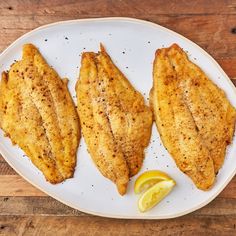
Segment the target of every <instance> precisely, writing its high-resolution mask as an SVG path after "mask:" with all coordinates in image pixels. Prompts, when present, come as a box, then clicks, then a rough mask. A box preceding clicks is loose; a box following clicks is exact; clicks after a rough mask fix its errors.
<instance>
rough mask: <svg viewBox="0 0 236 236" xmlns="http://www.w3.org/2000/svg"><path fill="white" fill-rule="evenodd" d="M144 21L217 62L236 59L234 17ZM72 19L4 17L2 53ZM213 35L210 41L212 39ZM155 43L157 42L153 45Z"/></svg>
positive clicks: (161, 17) (171, 17) (172, 17)
mask: <svg viewBox="0 0 236 236" xmlns="http://www.w3.org/2000/svg"><path fill="white" fill-rule="evenodd" d="M140 18H143V19H146V20H149V21H152V22H154V23H158V24H160V25H163V26H165V27H167V28H170V29H172V30H174V31H176V32H178V33H180V34H182V35H184V36H186V37H188V38H189V39H191V40H193V41H194V42H196V43H197V44H199V45H200V46H201V47H203V48H204V49H206V51H207V52H209V53H210V54H211V55H213V56H214V57H215V58H216V59H217V58H223V57H226V58H236V43H235V42H236V34H233V33H232V32H231V30H232V28H234V27H236V26H235V16H234V15H227V16H224V15H193V16H190V15H169V16H167V15H159V16H158V15H157V16H156V15H154V16H148V17H144V16H142V15H140ZM69 19H71V16H58V15H52V16H48V17H45V16H27V15H24V16H12V15H8V16H2V15H0V22H2V24H1V26H2V27H1V28H0V34H1V35H4V37H2V38H1V41H0V51H1V50H3V49H4V48H6V46H7V45H9V44H10V43H11V42H13V41H14V40H15V39H16V38H17V37H19V36H20V35H22V34H23V33H26V32H28V31H29V30H31V29H33V28H36V27H38V26H41V25H44V24H47V23H52V22H56V21H60V20H69ZM209 35H210V37H209ZM151 43H154V44H155V42H151Z"/></svg>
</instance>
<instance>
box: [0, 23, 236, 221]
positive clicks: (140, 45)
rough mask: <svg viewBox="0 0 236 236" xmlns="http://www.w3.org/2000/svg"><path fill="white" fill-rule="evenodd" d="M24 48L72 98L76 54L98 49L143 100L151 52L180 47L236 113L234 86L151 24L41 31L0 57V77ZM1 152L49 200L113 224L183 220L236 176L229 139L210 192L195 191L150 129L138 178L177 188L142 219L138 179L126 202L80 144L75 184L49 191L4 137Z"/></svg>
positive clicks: (184, 42)
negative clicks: (170, 182) (33, 50)
mask: <svg viewBox="0 0 236 236" xmlns="http://www.w3.org/2000/svg"><path fill="white" fill-rule="evenodd" d="M29 42H31V43H33V44H35V45H36V46H37V47H38V48H39V49H40V51H41V53H42V55H43V56H44V57H45V58H46V59H47V61H48V63H49V64H50V65H52V66H53V67H54V68H55V69H56V71H57V72H58V73H59V74H60V76H61V77H68V78H69V81H70V82H69V89H70V91H71V93H72V95H73V97H74V98H75V90H74V87H75V83H76V80H77V77H78V73H79V67H80V59H81V53H82V52H83V51H95V52H96V51H97V50H99V43H100V42H102V43H103V44H104V45H105V47H106V49H107V51H108V53H109V54H110V55H111V57H112V59H113V60H114V62H115V63H116V65H117V66H118V67H119V68H120V69H121V71H122V72H123V73H124V74H125V75H126V76H127V78H128V79H129V80H130V81H131V83H132V84H133V85H134V87H135V88H136V89H137V90H139V91H140V92H142V94H143V95H144V96H145V98H146V100H148V94H149V91H150V89H151V87H152V63H153V59H154V53H155V51H156V49H157V48H161V47H167V46H170V45H171V44H172V43H178V44H179V45H180V46H181V47H183V48H184V49H185V50H186V51H187V52H188V54H189V56H190V58H191V59H192V60H193V61H194V62H195V63H196V64H197V65H199V66H200V67H201V68H202V69H203V70H204V71H205V72H206V73H207V74H208V76H209V77H210V78H211V79H212V80H213V81H214V82H215V83H216V84H217V85H218V86H219V87H221V88H222V89H223V90H224V91H225V92H226V94H227V96H228V98H229V100H230V101H231V103H232V104H233V105H234V106H236V90H235V88H234V86H233V84H232V83H231V81H230V80H229V78H228V77H227V75H226V74H225V73H224V71H223V70H222V69H221V68H220V66H219V65H218V64H217V63H216V61H215V60H214V59H213V58H212V57H211V56H210V55H208V54H207V53H206V52H205V51H204V50H203V49H201V48H200V47H199V46H197V45H196V44H194V43H193V42H191V41H189V40H188V39H186V38H184V37H183V36H181V35H179V34H177V33H175V32H173V31H170V30H168V29H166V28H164V27H161V26H159V25H156V24H153V23H150V22H146V21H141V20H136V19H130V18H101V19H86V20H74V21H65V22H58V23H54V24H50V25H46V26H43V27H40V28H38V29H36V30H33V31H31V32H29V33H27V34H25V35H24V36H22V37H21V38H19V39H18V40H16V41H15V42H14V43H13V44H11V46H9V47H8V48H7V49H6V50H5V51H4V52H3V53H2V54H1V55H0V68H1V71H3V70H7V69H9V67H10V65H11V64H12V63H13V62H14V60H18V59H20V58H21V51H22V45H23V44H25V43H29ZM0 151H1V153H2V155H3V156H4V158H5V160H6V161H7V162H8V163H9V164H10V165H11V166H12V167H13V168H14V169H15V170H16V171H17V173H19V174H20V175H21V176H22V177H23V178H25V179H26V180H28V181H29V182H30V183H31V184H33V185H34V186H36V187H37V188H39V189H41V190H42V191H43V192H45V193H47V194H48V195H50V196H52V197H53V198H55V199H57V200H59V201H61V202H63V203H64V204H66V205H68V206H71V207H73V208H75V209H78V210H80V211H83V212H87V213H91V214H95V215H100V216H105V217H113V218H140V219H164V218H173V217H177V216H181V215H184V214H187V213H189V212H192V211H194V210H196V209H199V208H200V207H203V206H204V205H206V204H207V203H209V202H210V201H212V200H213V199H214V198H215V197H216V196H217V195H218V194H219V193H220V192H221V191H222V190H223V188H224V187H225V186H226V185H227V184H228V182H229V181H230V180H231V179H232V178H233V176H234V174H235V172H236V159H235V156H234V154H235V153H236V142H235V139H234V141H233V143H232V145H230V147H229V148H228V149H227V156H226V159H225V163H224V166H223V168H222V169H221V170H220V172H219V174H218V176H217V180H216V183H215V185H214V187H213V188H212V189H211V190H210V191H207V192H203V191H200V190H198V189H197V188H196V187H195V186H194V185H193V183H192V182H191V180H190V179H189V178H188V177H187V176H185V175H184V174H183V173H182V172H180V171H179V170H178V168H177V167H176V165H175V163H174V161H173V160H172V158H171V157H170V155H169V154H168V153H167V151H166V150H165V148H164V147H163V145H162V143H161V141H160V138H159V135H158V133H157V130H156V127H155V125H153V131H152V137H151V142H150V145H149V147H148V148H147V150H146V159H145V161H144V164H143V167H142V169H141V171H140V172H139V174H141V173H142V172H144V171H146V170H149V169H160V170H163V171H166V172H167V173H169V174H170V175H171V176H172V177H173V178H174V179H175V180H176V182H177V186H176V187H175V188H174V190H173V192H171V194H170V195H169V196H167V197H166V198H165V199H164V200H163V201H162V202H161V203H160V204H159V205H157V206H156V207H155V208H153V209H152V210H150V211H149V212H147V213H140V212H139V211H138V208H137V200H138V196H136V195H135V194H134V192H133V187H134V181H135V179H136V177H133V178H132V179H131V181H130V183H129V187H128V192H127V194H126V195H125V196H123V197H121V196H120V195H119V194H118V193H117V190H116V187H115V185H114V184H113V183H111V182H110V181H109V180H107V179H105V178H104V177H103V176H102V175H101V174H100V173H99V172H98V170H97V169H96V167H95V166H94V164H93V163H92V161H91V158H90V156H89V154H88V152H87V150H86V146H85V143H84V140H83V139H82V140H81V143H80V147H79V149H78V163H77V167H76V170H75V175H74V178H72V179H69V180H67V181H65V182H64V183H61V184H57V185H51V184H49V183H47V182H46V181H45V179H44V177H43V175H42V174H41V173H40V172H39V171H38V170H37V168H36V167H34V165H33V164H32V163H31V162H30V160H29V159H28V158H27V157H25V156H23V155H24V153H23V152H22V151H21V150H20V149H19V148H18V147H17V146H12V144H11V141H10V140H9V139H8V138H5V137H3V132H2V131H0ZM9 184H10V183H9Z"/></svg>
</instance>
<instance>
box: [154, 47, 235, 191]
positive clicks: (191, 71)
mask: <svg viewBox="0 0 236 236" xmlns="http://www.w3.org/2000/svg"><path fill="white" fill-rule="evenodd" d="M153 78H154V81H153V88H152V90H151V93H150V101H151V106H152V108H153V111H154V115H155V121H156V124H157V127H158V130H159V133H160V135H161V139H162V141H163V143H164V145H165V147H166V148H167V150H168V151H169V153H170V154H171V155H172V157H173V158H174V160H175V162H176V164H177V166H178V167H179V168H180V170H181V171H183V172H184V173H186V174H187V175H188V176H189V177H190V178H191V179H192V180H193V182H194V183H195V185H196V186H197V187H198V188H199V189H202V190H207V189H209V188H210V187H211V186H212V185H213V183H214V179H215V174H216V173H217V172H218V171H219V169H220V168H221V166H222V164H223V162H224V157H225V150H226V147H227V145H228V144H229V143H230V142H231V140H232V137H233V133H234V125H235V119H236V112H235V109H234V108H233V107H232V106H231V104H230V103H229V101H228V100H227V98H226V96H225V94H224V92H223V91H222V90H221V89H220V88H218V87H217V86H216V85H215V84H214V83H213V82H212V81H211V80H209V79H208V78H207V76H206V75H205V74H204V72H202V70H201V69H200V68H199V67H198V66H196V65H195V64H193V63H192V62H190V61H189V59H188V57H187V55H186V54H185V53H184V51H183V50H182V49H181V48H180V47H179V46H178V45H176V44H174V45H172V46H171V47H170V48H163V49H160V50H157V52H156V58H155V61H154V68H153Z"/></svg>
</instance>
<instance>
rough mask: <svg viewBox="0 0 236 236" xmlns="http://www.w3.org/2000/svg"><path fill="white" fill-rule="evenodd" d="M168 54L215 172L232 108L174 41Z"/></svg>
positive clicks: (229, 129) (232, 119)
mask: <svg viewBox="0 0 236 236" xmlns="http://www.w3.org/2000/svg"><path fill="white" fill-rule="evenodd" d="M168 57H169V58H170V61H171V64H172V65H173V66H174V67H175V71H176V73H177V77H178V78H181V82H180V86H181V88H182V94H183V98H184V100H185V103H186V104H187V105H188V108H189V110H190V112H191V114H192V116H193V117H194V122H195V124H196V126H197V129H198V132H199V134H200V135H201V138H202V139H203V142H204V144H205V146H206V147H207V148H208V149H209V151H210V154H211V158H212V159H213V162H214V168H215V173H218V171H219V169H220V168H221V167H222V165H223V163H224V158H225V151H226V147H227V145H228V144H230V143H231V141H232V138H233V131H234V126H235V119H236V111H235V108H234V107H232V105H231V104H230V102H229V101H228V99H227V98H226V95H225V93H224V91H223V90H221V89H220V88H218V87H217V86H216V85H215V84H214V83H213V82H212V81H211V80H209V79H208V78H207V76H206V75H205V73H204V72H203V71H202V70H201V69H200V68H199V67H198V66H197V65H195V64H194V63H192V62H191V61H190V60H189V59H188V57H187V55H186V54H185V53H184V51H183V50H182V49H181V48H180V47H179V46H178V45H173V46H172V47H171V48H170V50H169V51H168Z"/></svg>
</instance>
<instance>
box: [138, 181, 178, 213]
mask: <svg viewBox="0 0 236 236" xmlns="http://www.w3.org/2000/svg"><path fill="white" fill-rule="evenodd" d="M174 186H175V181H174V180H172V179H170V180H163V181H160V182H158V183H156V184H155V185H153V186H152V187H150V188H149V189H148V190H147V191H146V192H144V193H143V194H142V196H141V197H140V198H139V201H138V208H139V210H140V211H141V212H145V211H147V210H150V209H151V208H153V207H154V206H155V205H156V204H157V203H159V202H160V201H161V200H162V199H163V198H164V197H166V196H167V195H168V194H169V193H170V191H171V190H172V189H173V187H174Z"/></svg>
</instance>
